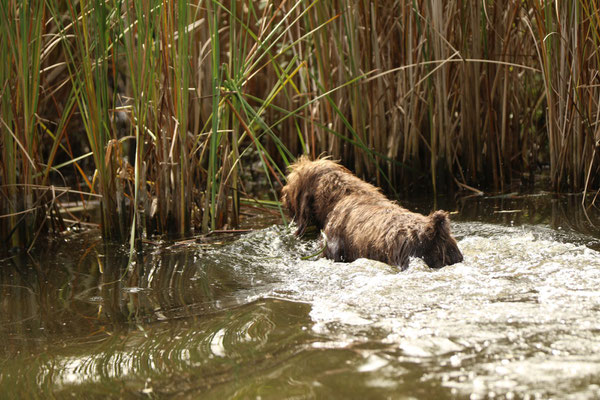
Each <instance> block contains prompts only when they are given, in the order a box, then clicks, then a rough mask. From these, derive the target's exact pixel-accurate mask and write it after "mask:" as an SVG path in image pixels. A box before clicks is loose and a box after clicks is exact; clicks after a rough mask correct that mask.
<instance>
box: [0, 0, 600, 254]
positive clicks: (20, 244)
mask: <svg viewBox="0 0 600 400" xmlns="http://www.w3.org/2000/svg"><path fill="white" fill-rule="evenodd" d="M0 18H1V20H2V23H1V24H0V52H1V54H2V55H1V57H0V140H1V148H0V152H1V153H2V156H1V159H0V192H1V193H0V195H1V198H2V201H1V202H0V215H1V216H2V218H0V236H1V239H2V240H1V241H2V246H3V250H4V251H6V250H8V249H11V248H15V247H17V248H26V249H30V248H31V247H32V246H33V245H34V243H35V241H36V240H37V239H38V238H39V237H40V236H41V235H44V234H45V233H47V232H60V231H63V230H65V229H67V228H69V227H72V226H75V225H76V224H81V223H85V222H86V218H88V217H86V212H87V210H89V209H90V208H92V207H93V205H94V204H95V202H94V201H92V200H96V201H97V200H98V199H99V201H100V208H101V213H100V221H91V222H92V223H95V222H99V223H100V224H101V228H102V234H103V236H104V237H105V238H107V239H114V240H117V241H121V242H129V243H130V244H131V246H132V248H133V246H134V244H135V239H136V238H143V237H146V236H148V235H152V234H156V233H158V234H164V233H168V234H173V235H178V236H182V235H188V234H190V233H192V232H196V233H201V232H204V233H206V232H209V231H212V230H215V229H219V228H222V227H236V226H237V225H238V224H239V220H240V207H241V206H242V205H243V204H245V202H247V201H249V200H247V199H248V198H250V197H251V196H253V195H254V198H255V200H253V201H263V202H264V203H268V204H269V205H270V206H271V207H274V208H275V209H278V203H277V202H276V201H275V200H277V192H278V190H279V188H280V187H281V184H282V180H283V179H284V174H283V172H284V169H285V167H286V165H287V164H288V163H290V162H291V161H292V160H293V159H295V157H297V156H298V155H299V154H303V153H304V154H309V155H311V156H316V155H319V154H322V153H325V154H328V155H331V156H332V157H334V158H339V159H341V160H342V161H343V163H345V164H346V165H348V166H349V167H350V168H351V169H352V170H354V171H355V172H356V173H357V174H358V175H359V176H360V177H363V178H366V179H368V180H370V181H372V182H374V183H375V184H377V185H378V186H382V187H384V188H385V189H386V190H387V191H389V192H390V193H393V192H400V193H402V192H406V191H410V190H413V189H414V188H420V190H422V189H423V188H425V189H426V190H430V191H431V192H443V191H447V190H453V189H462V190H468V191H477V190H491V191H498V192H506V191H508V190H509V189H510V188H512V187H514V183H515V182H523V183H528V182H533V181H534V180H535V179H536V177H538V176H540V175H543V176H544V177H545V178H547V180H545V181H544V185H545V186H546V189H548V190H553V191H577V192H588V193H592V194H593V193H594V191H595V190H597V189H598V187H599V186H598V185H599V183H600V182H599V179H598V176H599V175H598V169H599V167H600V163H599V162H598V151H599V150H598V149H599V143H600V142H599V140H600V134H599V133H598V132H600V130H599V129H598V121H599V118H600V109H599V107H598V102H599V99H600V85H599V84H598V70H599V67H600V65H599V64H600V56H599V54H598V52H597V48H598V45H599V40H600V17H599V15H598V9H597V7H596V4H595V2H594V1H591V0H577V1H574V2H550V1H549V2H539V1H533V0H531V1H529V0H526V1H509V0H496V1H494V0H490V1H477V2H460V1H450V2H447V1H441V0H422V1H379V2H370V1H359V2H355V1H352V2H351V1H345V0H340V1H334V2H324V1H293V2H289V1H281V2H271V1H260V2H252V1H243V2H230V1H225V2H214V1H174V2H166V3H165V2H162V1H158V0H152V1H146V2H124V1H121V0H107V1H104V0H86V1H77V0H67V1H56V0H46V1H37V2H30V3H28V2H20V1H16V0H5V1H2V2H1V3H0ZM257 173H259V174H260V177H261V179H263V180H264V182H265V187H266V190H262V191H261V194H262V196H256V193H252V190H249V189H248V188H247V186H250V185H251V184H252V182H251V181H252V180H254V178H255V177H256V174H257ZM249 177H252V178H249ZM257 197H258V198H257ZM587 199H588V200H587V203H586V204H587V206H588V207H593V204H594V202H595V198H594V197H593V196H592V197H588V198H587ZM82 208H83V210H84V212H83V216H81V213H78V214H77V215H73V214H74V213H73V210H74V209H77V210H78V211H80V210H81V209H82Z"/></svg>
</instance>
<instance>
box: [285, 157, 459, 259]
mask: <svg viewBox="0 0 600 400" xmlns="http://www.w3.org/2000/svg"><path fill="white" fill-rule="evenodd" d="M282 202H283V205H284V207H286V208H287V209H288V210H289V212H290V215H291V216H292V219H293V221H294V222H295V223H296V225H297V230H296V232H295V233H296V235H297V236H302V235H303V234H304V232H305V231H306V228H307V227H308V226H310V225H315V226H316V227H317V228H318V229H322V230H323V233H324V234H325V237H326V241H327V244H326V248H325V252H324V255H325V257H327V258H330V259H332V260H335V261H347V262H349V261H353V260H355V259H357V258H370V259H373V260H378V261H382V262H385V263H387V264H390V265H396V266H399V267H401V268H402V269H405V268H407V267H408V260H409V257H419V258H422V259H423V260H424V261H425V263H426V264H427V265H428V266H429V267H431V268H441V267H443V266H445V265H451V264H454V263H457V262H460V261H462V260H463V256H462V253H461V252H460V249H459V248H458V245H457V244H456V240H455V239H454V238H453V237H452V234H451V232H450V220H449V218H448V213H447V212H445V211H435V212H433V213H431V214H430V215H428V216H424V215H422V214H418V213H413V212H411V211H409V210H407V209H405V208H403V207H401V206H399V205H398V204H397V203H395V202H393V201H390V200H388V199H387V198H386V197H385V196H384V195H383V194H382V193H381V191H380V190H379V189H377V188H376V187H375V186H373V185H371V184H369V183H367V182H365V181H363V180H361V179H359V178H357V177H356V176H355V175H354V174H352V173H351V172H350V171H349V170H348V169H346V168H345V167H343V166H342V165H340V164H338V163H336V162H333V161H331V160H328V159H318V160H315V161H311V160H309V159H308V158H307V157H301V158H299V159H298V161H297V162H296V163H294V164H292V165H291V166H290V172H289V174H288V177H287V184H286V185H285V186H284V188H283V190H282Z"/></svg>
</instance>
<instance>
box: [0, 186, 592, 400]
mask: <svg viewBox="0 0 600 400" xmlns="http://www.w3.org/2000/svg"><path fill="white" fill-rule="evenodd" d="M408 205H409V206H410V207H411V208H413V209H421V211H425V212H426V211H427V210H428V209H430V208H431V205H429V204H426V203H423V202H414V203H410V202H409V203H408ZM437 206H438V207H444V208H446V209H450V210H454V209H458V210H459V213H458V214H455V215H453V226H452V228H453V231H454V233H455V236H456V237H457V239H458V242H459V246H460V248H461V250H462V251H463V254H464V257H465V260H464V262H462V263H459V264H455V265H452V266H449V267H445V268H443V269H441V270H431V269H429V268H427V266H426V265H425V264H424V263H423V262H422V261H421V260H419V259H414V260H411V262H410V266H409V268H408V270H406V271H404V272H400V271H399V270H398V269H397V268H394V267H391V266H388V265H385V264H382V263H378V262H374V261H370V260H365V259H360V260H357V261H355V262H353V263H349V264H348V263H335V262H331V261H329V260H325V259H316V258H313V259H309V260H302V257H305V256H309V255H311V254H314V253H315V252H317V251H318V250H319V248H320V242H319V240H318V239H316V238H315V239H308V240H298V239H296V238H295V237H293V235H292V234H291V233H290V231H288V230H287V229H286V228H284V227H283V226H281V225H272V222H273V220H267V221H262V222H258V223H257V224H264V225H270V226H268V227H266V228H264V229H260V230H256V231H253V232H251V233H248V234H245V235H242V236H238V237H223V238H219V239H217V241H216V242H215V241H212V242H211V243H196V242H194V243H189V244H185V245H173V243H167V242H163V243H158V244H156V243H155V244H147V245H146V248H145V252H144V256H143V258H140V259H139V260H138V262H137V263H136V264H135V265H134V266H132V267H130V268H129V269H127V268H126V266H127V253H126V250H125V249H124V248H122V247H120V246H107V245H104V244H103V243H102V242H101V241H100V240H99V238H98V234H97V232H84V233H79V234H72V235H69V236H67V237H65V238H64V239H62V240H58V241H56V242H53V243H49V244H48V246H46V247H47V248H46V249H44V250H41V251H40V252H39V253H37V254H36V256H35V257H15V258H12V259H9V260H4V261H2V265H0V339H2V340H3V341H4V342H5V345H4V346H2V347H0V397H1V398H39V397H55V398H72V397H75V398H106V397H113V398H170V397H175V398H190V399H195V398H203V399H204V398H206V399H223V398H262V399H271V398H272V399H279V398H340V399H342V398H343V399H345V398H432V399H434V398H435V399H444V398H472V399H478V398H531V399H533V398H548V397H553V398H573V399H594V398H599V397H600V318H599V317H600V291H599V290H598V288H599V287H600V253H599V251H600V240H599V239H598V236H597V230H595V229H596V228H594V225H593V224H590V223H589V222H588V221H587V217H585V215H584V213H583V212H582V209H581V207H580V206H579V205H578V201H577V199H576V198H561V199H556V198H552V197H551V196H532V197H526V198H510V197H507V198H497V199H474V200H473V199H472V200H468V201H466V202H465V203H459V204H458V205H452V204H438V205H437ZM588 216H589V217H590V219H591V220H592V222H593V223H596V226H598V224H597V219H594V218H597V213H596V214H594V213H593V212H592V213H591V215H588Z"/></svg>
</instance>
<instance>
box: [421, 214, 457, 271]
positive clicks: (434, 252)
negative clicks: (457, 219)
mask: <svg viewBox="0 0 600 400" xmlns="http://www.w3.org/2000/svg"><path fill="white" fill-rule="evenodd" d="M427 218H428V221H427V224H426V225H425V227H424V229H423V231H422V232H421V235H420V238H419V239H420V241H421V244H422V247H421V254H420V257H421V258H422V259H423V260H424V261H425V263H426V264H427V265H428V266H429V267H431V268H441V267H443V266H445V265H452V264H455V263H458V262H461V261H462V260H463V255H462V253H461V252H460V249H459V248H458V244H457V243H456V239H454V237H452V234H451V233H450V220H449V219H448V213H447V212H445V211H435V212H433V213H432V214H430V215H429V216H428V217H427Z"/></svg>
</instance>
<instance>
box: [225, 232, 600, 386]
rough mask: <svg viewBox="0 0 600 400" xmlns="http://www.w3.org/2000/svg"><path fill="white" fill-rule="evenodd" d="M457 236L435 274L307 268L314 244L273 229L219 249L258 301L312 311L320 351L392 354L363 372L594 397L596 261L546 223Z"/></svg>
mask: <svg viewBox="0 0 600 400" xmlns="http://www.w3.org/2000/svg"><path fill="white" fill-rule="evenodd" d="M454 229H455V233H456V237H457V238H459V246H460V248H461V250H462V252H463V254H464V262H462V263H459V264H455V265H452V266H447V267H445V268H443V269H441V270H432V269H429V268H428V267H427V266H426V265H425V263H424V262H422V261H421V260H420V259H412V260H411V262H410V267H409V269H408V270H407V271H404V272H400V271H399V270H398V269H397V268H394V267H391V266H388V265H386V264H383V263H379V262H376V261H372V260H367V259H359V260H356V261H354V262H352V263H336V262H332V261H330V260H326V259H323V258H321V259H318V260H315V261H304V260H302V259H301V257H302V256H305V255H307V254H311V253H314V252H315V251H316V250H317V249H318V247H319V242H318V241H302V240H297V239H295V238H293V237H291V236H290V234H289V233H288V231H286V230H284V229H283V228H280V227H274V228H270V229H266V230H264V231H261V232H257V233H253V234H251V235H247V236H246V237H244V238H242V239H241V240H240V241H239V242H237V243H235V244H233V245H232V246H231V247H230V248H228V249H224V250H223V251H226V252H228V253H229V254H230V255H232V254H238V255H240V256H241V257H244V258H245V262H243V264H244V265H251V266H252V267H251V270H252V272H253V273H255V274H256V276H257V277H260V280H261V281H262V282H268V284H265V285H264V287H263V288H262V291H261V293H257V294H255V296H256V297H265V296H272V297H275V298H283V299H288V300H293V301H301V302H306V303H309V304H310V305H311V311H310V317H311V319H312V321H313V323H314V324H313V326H312V329H313V330H314V331H315V333H317V334H318V335H321V336H325V337H328V338H329V339H330V341H329V343H328V344H327V346H328V347H340V348H348V347H352V346H355V345H356V344H357V343H367V342H372V341H374V340H376V341H378V342H380V343H383V344H386V345H387V348H386V354H388V357H383V358H382V357H381V355H373V354H370V355H369V356H368V357H367V359H366V360H365V364H364V365H361V366H359V370H362V371H375V370H382V369H385V368H386V367H389V365H390V364H391V363H398V362H413V363H425V364H429V363H434V364H436V366H435V367H432V368H431V371H430V372H428V373H427V374H425V375H424V379H430V380H439V381H441V382H442V385H443V386H444V387H447V388H450V389H452V393H463V394H467V393H470V394H472V395H473V396H472V397H475V398H477V397H488V396H493V395H496V394H503V395H507V396H508V397H511V396H514V395H515V394H518V395H520V396H521V395H524V394H531V395H535V394H536V393H537V394H544V393H545V394H549V393H559V394H560V393H561V391H562V390H567V389H569V390H572V389H573V387H575V388H579V389H580V390H581V393H580V394H581V395H582V396H583V397H589V396H592V397H593V396H595V395H597V394H600V387H599V386H596V385H595V384H590V382H599V383H600V356H599V355H598V354H600V335H597V333H598V332H599V331H600V321H599V319H598V317H599V316H600V292H599V291H598V287H600V254H599V253H598V252H597V251H595V250H592V249H590V248H589V247H587V246H585V245H583V244H574V243H569V242H565V241H563V240H561V239H564V237H561V235H560V234H559V233H557V232H556V231H552V230H551V229H548V228H545V227H539V226H524V227H503V226H495V225H489V224H481V223H461V224H456V226H455V227H454ZM562 236H564V235H562ZM230 262H231V263H232V264H237V263H236V261H234V260H231V261H230ZM248 263H250V264H248ZM240 264H241V262H240ZM246 273H247V272H246ZM322 345H324V344H323V343H316V344H313V346H322ZM389 354H393V355H394V357H392V358H391V361H390V357H389ZM549 384H551V385H550V386H549Z"/></svg>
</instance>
